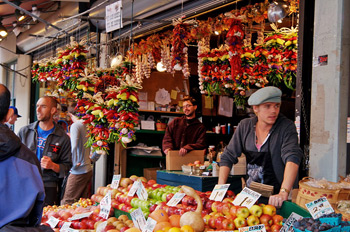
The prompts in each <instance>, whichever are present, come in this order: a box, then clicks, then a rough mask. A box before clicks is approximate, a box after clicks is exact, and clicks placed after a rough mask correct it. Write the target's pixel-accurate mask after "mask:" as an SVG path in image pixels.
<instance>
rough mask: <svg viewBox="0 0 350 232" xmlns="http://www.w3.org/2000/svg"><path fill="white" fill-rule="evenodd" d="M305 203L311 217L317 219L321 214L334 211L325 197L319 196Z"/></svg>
mask: <svg viewBox="0 0 350 232" xmlns="http://www.w3.org/2000/svg"><path fill="white" fill-rule="evenodd" d="M305 205H306V208H307V209H308V210H309V212H310V213H311V216H312V218H313V219H317V218H319V217H321V216H323V215H326V214H330V213H333V212H334V209H333V208H332V206H331V204H330V203H329V201H328V200H327V198H326V197H321V198H320V199H317V200H315V201H312V202H309V203H307V204H305Z"/></svg>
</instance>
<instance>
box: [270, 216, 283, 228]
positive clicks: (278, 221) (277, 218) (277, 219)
mask: <svg viewBox="0 0 350 232" xmlns="http://www.w3.org/2000/svg"><path fill="white" fill-rule="evenodd" d="M272 220H273V224H275V225H280V226H282V223H283V217H282V216H281V215H278V214H276V215H274V216H273V217H272Z"/></svg>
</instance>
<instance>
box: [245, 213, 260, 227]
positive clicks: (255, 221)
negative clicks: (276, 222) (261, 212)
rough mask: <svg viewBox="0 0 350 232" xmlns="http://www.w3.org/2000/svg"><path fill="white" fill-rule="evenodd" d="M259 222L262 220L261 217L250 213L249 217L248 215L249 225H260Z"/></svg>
mask: <svg viewBox="0 0 350 232" xmlns="http://www.w3.org/2000/svg"><path fill="white" fill-rule="evenodd" d="M259 223H260V221H259V218H258V217H257V216H254V215H250V216H249V217H247V224H248V226H255V225H258V224H259Z"/></svg>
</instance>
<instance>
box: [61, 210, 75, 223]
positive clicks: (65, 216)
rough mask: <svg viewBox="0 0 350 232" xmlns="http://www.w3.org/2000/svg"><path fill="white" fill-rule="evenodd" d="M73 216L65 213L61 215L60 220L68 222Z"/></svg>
mask: <svg viewBox="0 0 350 232" xmlns="http://www.w3.org/2000/svg"><path fill="white" fill-rule="evenodd" d="M72 216H73V215H72V214H71V213H70V212H68V211H64V212H62V213H61V216H60V218H61V220H62V221H68V218H70V217H72Z"/></svg>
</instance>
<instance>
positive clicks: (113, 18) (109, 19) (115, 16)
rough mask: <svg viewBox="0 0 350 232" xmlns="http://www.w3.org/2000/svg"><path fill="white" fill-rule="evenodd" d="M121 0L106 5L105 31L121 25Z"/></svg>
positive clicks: (115, 28)
mask: <svg viewBox="0 0 350 232" xmlns="http://www.w3.org/2000/svg"><path fill="white" fill-rule="evenodd" d="M122 13H123V11H122V1H121V0H119V1H117V2H115V3H112V4H109V5H107V6H106V31H107V32H111V31H114V30H117V29H119V28H122V27H123V23H122V20H121V18H123V16H122V15H123V14H122Z"/></svg>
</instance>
